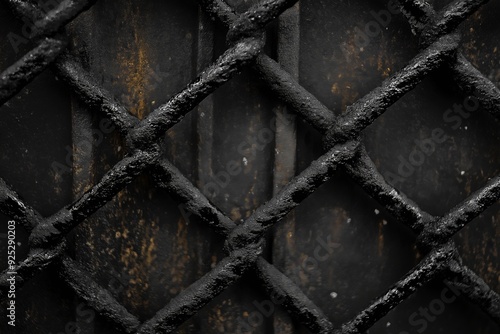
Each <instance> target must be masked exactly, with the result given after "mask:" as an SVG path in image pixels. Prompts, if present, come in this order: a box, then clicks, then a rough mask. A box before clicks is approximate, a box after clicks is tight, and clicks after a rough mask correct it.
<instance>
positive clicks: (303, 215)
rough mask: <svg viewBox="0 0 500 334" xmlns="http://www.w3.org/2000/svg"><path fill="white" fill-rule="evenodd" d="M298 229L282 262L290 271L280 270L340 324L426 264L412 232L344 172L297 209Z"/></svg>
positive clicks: (296, 226)
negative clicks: (411, 270) (415, 268)
mask: <svg viewBox="0 0 500 334" xmlns="http://www.w3.org/2000/svg"><path fill="white" fill-rule="evenodd" d="M299 157H300V155H299ZM294 226H295V227H294V231H293V232H290V233H289V235H288V236H287V240H286V243H287V244H288V245H289V247H288V248H287V249H288V252H287V253H286V254H283V255H282V256H284V257H286V261H285V260H284V259H280V258H279V256H278V258H277V259H276V260H277V263H286V265H285V266H284V267H282V266H278V268H279V269H280V270H281V271H282V272H283V273H285V274H286V275H287V276H288V277H290V278H291V279H292V280H293V281H295V282H296V283H297V285H298V286H299V287H300V288H301V289H302V291H303V292H304V293H305V294H306V295H307V296H308V297H309V298H310V299H311V300H312V301H313V302H315V303H316V305H318V306H319V307H320V308H321V309H322V310H323V311H324V312H325V314H326V315H327V316H328V318H329V319H330V320H331V321H332V322H333V323H334V324H339V323H343V322H345V321H348V320H350V319H351V318H352V317H353V316H355V315H356V314H357V312H358V311H359V309H362V308H364V307H365V306H366V305H368V304H369V302H370V301H371V300H372V299H373V298H375V297H377V296H378V295H380V294H381V293H383V292H384V291H385V290H386V289H387V288H388V287H389V286H390V285H391V284H393V283H394V282H395V281H397V280H398V279H399V278H400V277H401V276H403V275H404V274H405V273H406V272H407V271H408V270H410V269H411V268H412V267H413V266H414V265H415V264H416V263H418V261H419V260H420V258H419V254H418V252H416V251H415V248H414V241H415V237H414V235H413V234H412V233H411V231H409V230H408V229H407V228H405V227H404V226H402V224H401V223H400V222H398V221H396V220H395V219H393V218H392V217H391V216H390V214H389V213H387V212H386V211H385V209H384V208H383V207H381V206H380V205H379V204H378V203H376V201H375V200H374V199H372V198H370V197H369V196H368V195H367V194H366V193H365V192H364V190H362V189H360V188H359V187H358V186H357V185H356V184H355V183H354V182H353V181H351V180H350V179H349V177H348V176H347V175H345V173H343V172H341V171H338V172H336V174H335V176H334V177H333V178H332V180H330V181H328V182H327V183H325V184H324V185H323V186H321V187H320V188H318V190H316V191H315V192H314V193H313V194H312V195H311V196H310V197H309V198H307V199H306V200H304V201H303V202H302V203H301V205H300V206H299V207H298V208H296V209H295V225H294ZM283 242H285V241H283ZM359 273H363V275H362V277H358V275H359ZM353 277H358V279H353Z"/></svg>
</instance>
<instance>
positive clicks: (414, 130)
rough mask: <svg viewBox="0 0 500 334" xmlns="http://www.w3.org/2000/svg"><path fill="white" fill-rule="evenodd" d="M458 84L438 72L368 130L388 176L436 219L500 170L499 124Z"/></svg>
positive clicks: (371, 147) (374, 153)
mask: <svg viewBox="0 0 500 334" xmlns="http://www.w3.org/2000/svg"><path fill="white" fill-rule="evenodd" d="M452 85H453V83H452V82H450V80H449V78H447V77H445V78H443V77H442V72H439V71H438V72H436V73H435V74H434V75H431V76H429V77H428V78H426V79H425V80H424V81H423V82H422V83H421V84H420V85H418V86H417V87H416V88H415V89H414V90H413V91H411V92H409V93H408V94H406V95H405V96H404V97H403V98H402V99H400V100H399V101H398V102H396V103H395V104H394V105H393V106H391V107H390V108H389V109H388V111H387V112H385V113H384V114H383V115H382V116H381V117H380V118H378V119H377V120H376V121H375V122H374V123H373V124H372V125H370V126H369V127H368V128H367V130H366V131H365V140H364V142H365V143H366V146H367V150H368V152H369V155H370V156H371V158H372V159H373V160H374V161H375V163H376V165H377V167H378V168H379V170H380V172H381V173H382V175H384V177H385V178H386V179H387V181H388V182H389V183H391V184H392V185H394V186H395V187H396V188H397V189H400V190H401V191H402V192H404V193H405V194H406V195H407V196H408V197H409V198H411V199H412V200H414V201H415V202H416V203H417V204H419V205H420V206H421V207H422V209H424V210H426V211H428V212H429V213H431V214H434V215H443V214H445V213H446V212H447V211H448V210H449V209H451V208H452V207H454V206H455V205H456V204H458V203H460V202H461V201H462V200H464V199H465V198H466V197H467V196H469V195H470V194H471V192H472V191H475V190H477V189H479V188H481V187H482V186H484V185H485V183H486V182H487V181H488V179H489V178H491V177H494V176H496V175H497V174H499V172H500V169H499V168H498V164H499V162H500V161H499V160H498V156H499V155H498V154H495V152H498V145H495V144H494V143H496V142H498V141H499V140H500V136H499V135H498V128H499V124H498V122H497V121H496V120H494V118H493V117H492V116H491V115H489V114H488V113H487V112H485V111H484V110H482V108H481V107H480V106H479V105H478V103H477V100H476V99H475V98H474V97H469V96H464V95H462V94H457V93H456V92H454V90H453V89H452V87H451V86H452ZM468 110H471V111H468ZM478 161H480V162H481V163H477V162H478Z"/></svg>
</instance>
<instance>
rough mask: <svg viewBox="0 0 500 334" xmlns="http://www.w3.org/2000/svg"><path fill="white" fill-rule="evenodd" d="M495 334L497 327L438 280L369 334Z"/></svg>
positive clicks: (410, 299) (387, 317)
mask: <svg viewBox="0 0 500 334" xmlns="http://www.w3.org/2000/svg"><path fill="white" fill-rule="evenodd" d="M478 329H480V330H481V333H485V334H496V333H498V326H497V325H496V324H495V323H494V322H493V321H492V320H491V319H490V318H489V317H488V316H487V315H486V314H485V313H484V312H483V311H482V310H481V309H480V308H479V307H478V306H477V305H474V304H473V303H471V302H470V301H469V300H468V299H467V297H465V296H463V295H462V294H461V293H460V291H458V290H456V289H453V288H450V287H448V286H447V285H446V284H444V281H443V280H441V279H440V278H437V279H435V280H433V281H432V282H430V283H428V284H425V285H424V286H423V287H422V288H420V289H419V290H417V291H416V292H415V293H414V294H412V295H411V296H410V297H409V298H407V299H405V300H404V301H403V302H402V303H401V304H399V305H398V306H396V307H395V308H394V309H393V310H391V311H390V312H389V313H388V314H387V315H386V316H385V317H383V318H382V319H380V320H379V321H378V322H377V323H376V324H375V325H374V326H373V327H372V328H370V330H369V331H367V332H368V333H370V334H385V333H398V334H409V333H411V334H413V333H474V332H475V331H477V330H478Z"/></svg>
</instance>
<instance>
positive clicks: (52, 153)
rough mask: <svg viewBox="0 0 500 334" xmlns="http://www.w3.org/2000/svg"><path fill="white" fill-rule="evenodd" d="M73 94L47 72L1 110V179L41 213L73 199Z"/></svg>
mask: <svg viewBox="0 0 500 334" xmlns="http://www.w3.org/2000/svg"><path fill="white" fill-rule="evenodd" d="M68 95H69V89H67V87H66V86H65V85H63V84H62V83H61V82H59V81H57V80H56V79H55V78H54V76H53V75H52V73H51V72H50V71H48V70H47V71H44V72H43V73H42V74H41V75H40V76H38V77H37V78H36V79H35V80H34V81H33V82H31V83H30V84H28V85H27V86H26V87H25V88H24V89H23V90H22V91H21V92H19V93H18V94H17V95H16V96H14V97H13V98H12V99H10V100H9V101H8V102H7V103H6V104H4V105H3V106H1V107H0V112H1V114H2V122H1V123H0V152H2V154H1V155H0V177H1V178H2V179H4V180H5V181H6V182H7V184H8V185H10V187H11V188H12V189H13V190H14V191H16V192H17V193H18V194H19V195H20V196H21V197H22V198H23V199H24V200H25V201H26V204H28V205H30V206H32V207H33V208H34V209H36V210H38V211H39V212H40V213H41V214H42V215H50V214H52V213H54V212H55V211H57V210H59V209H60V208H61V207H62V206H64V205H65V204H67V203H68V202H70V201H71V175H70V174H69V173H67V172H66V173H65V172H64V171H69V169H70V167H71V165H70V163H71V162H69V163H68V161H70V160H69V159H70V155H71V127H70V124H71V114H70V105H71V103H70V100H69V99H68ZM48 195H49V196H48Z"/></svg>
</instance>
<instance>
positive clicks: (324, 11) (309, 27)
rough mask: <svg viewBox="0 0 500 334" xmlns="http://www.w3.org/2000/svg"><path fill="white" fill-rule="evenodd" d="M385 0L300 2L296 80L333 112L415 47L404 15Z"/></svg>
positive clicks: (371, 85) (380, 78) (358, 95)
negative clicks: (298, 63) (298, 53)
mask: <svg viewBox="0 0 500 334" xmlns="http://www.w3.org/2000/svg"><path fill="white" fill-rule="evenodd" d="M389 3H394V1H385V0H384V1H369V2H367V1H363V0H352V1H337V2H317V1H309V0H302V1H301V3H300V8H301V13H300V29H301V39H300V61H301V64H300V83H301V84H302V85H303V86H304V87H305V88H306V89H307V90H309V91H310V92H312V93H313V94H314V95H315V96H316V97H317V98H318V99H319V100H320V101H321V102H323V103H324V104H325V105H326V106H327V107H328V108H330V109H331V110H333V111H334V112H335V113H336V114H340V113H341V112H345V110H346V107H347V106H349V105H351V104H352V103H354V102H355V101H356V100H358V99H359V98H361V97H362V96H364V95H365V94H367V93H369V92H370V91H371V90H373V89H374V88H376V87H378V86H379V85H380V83H381V82H382V81H383V80H384V79H385V78H387V77H388V76H389V75H391V74H393V73H395V72H396V71H398V70H399V69H401V68H403V67H404V66H405V65H406V64H407V63H408V62H409V61H410V60H411V59H412V58H413V57H414V56H415V55H416V54H417V52H418V39H417V38H416V37H414V36H413V35H412V34H411V31H410V29H409V28H408V23H407V20H406V18H405V17H404V16H403V15H402V14H401V13H397V12H396V11H395V10H394V8H393V5H389ZM346 13H348V14H349V17H350V20H349V21H346V20H345V19H343V17H344V16H345V15H346ZM346 23H347V24H346ZM408 41H411V42H408Z"/></svg>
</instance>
